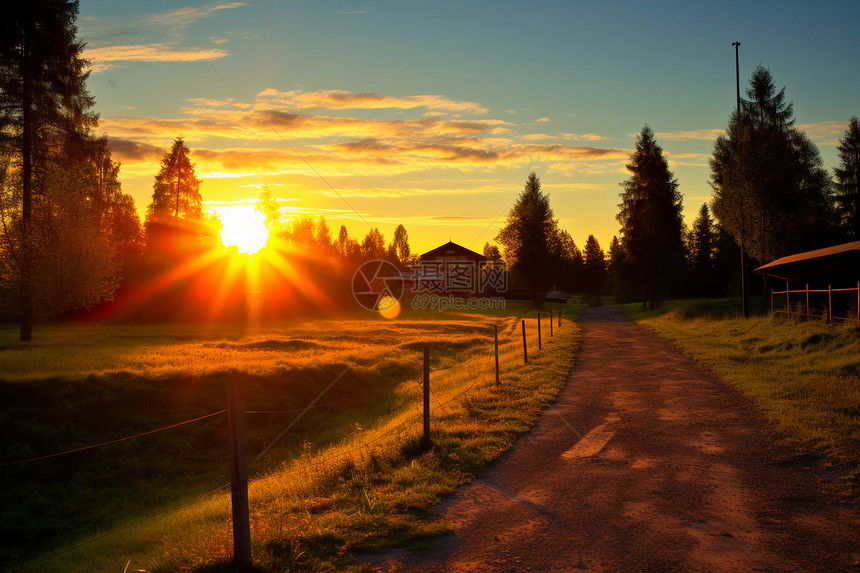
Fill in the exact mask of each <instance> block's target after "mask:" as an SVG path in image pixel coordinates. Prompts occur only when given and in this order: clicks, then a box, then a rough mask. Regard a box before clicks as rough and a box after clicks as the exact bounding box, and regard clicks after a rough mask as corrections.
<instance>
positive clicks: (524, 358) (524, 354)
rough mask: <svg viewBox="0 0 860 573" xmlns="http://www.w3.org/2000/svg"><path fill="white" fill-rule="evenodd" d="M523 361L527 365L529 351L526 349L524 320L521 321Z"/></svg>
mask: <svg viewBox="0 0 860 573" xmlns="http://www.w3.org/2000/svg"><path fill="white" fill-rule="evenodd" d="M523 361H524V362H525V363H526V364H528V363H529V351H528V348H526V320H525V319H523Z"/></svg>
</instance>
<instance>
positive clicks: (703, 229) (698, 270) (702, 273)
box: [690, 203, 716, 296]
mask: <svg viewBox="0 0 860 573" xmlns="http://www.w3.org/2000/svg"><path fill="white" fill-rule="evenodd" d="M715 249H716V235H715V229H714V221H713V219H711V212H710V211H709V210H708V205H707V204H704V203H703V204H702V207H701V208H700V209H699V215H698V217H696V220H695V221H693V228H692V230H691V231H690V290H691V292H692V294H693V295H694V296H707V295H712V294H714V292H713V285H714V251H715Z"/></svg>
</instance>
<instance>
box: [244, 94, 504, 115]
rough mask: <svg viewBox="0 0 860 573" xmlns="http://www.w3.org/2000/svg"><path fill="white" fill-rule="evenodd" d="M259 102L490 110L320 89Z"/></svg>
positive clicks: (437, 99)
mask: <svg viewBox="0 0 860 573" xmlns="http://www.w3.org/2000/svg"><path fill="white" fill-rule="evenodd" d="M257 97H258V99H261V100H263V101H268V102H270V103H273V104H275V103H276V104H281V105H284V106H288V107H290V108H292V109H297V110H303V109H309V108H325V109H414V108H417V107H425V108H427V109H430V110H436V111H440V110H444V111H453V112H466V113H473V114H485V113H487V111H488V110H487V108H485V107H481V105H480V104H477V103H475V102H469V101H454V100H450V99H448V98H446V97H444V96H440V95H416V96H405V97H396V96H383V95H379V94H376V93H373V92H364V93H354V92H349V91H345V90H318V91H315V92H301V91H288V92H281V91H278V90H275V89H267V90H263V91H262V92H260V93H259V94H258V96H257Z"/></svg>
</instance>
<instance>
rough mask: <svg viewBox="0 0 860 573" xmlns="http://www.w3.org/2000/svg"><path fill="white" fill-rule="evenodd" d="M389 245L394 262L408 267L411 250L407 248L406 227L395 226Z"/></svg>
mask: <svg viewBox="0 0 860 573" xmlns="http://www.w3.org/2000/svg"><path fill="white" fill-rule="evenodd" d="M391 245H392V246H393V247H394V255H395V261H396V262H397V263H398V264H399V265H401V266H402V265H408V264H409V262H410V261H411V260H412V250H411V249H410V248H409V233H407V232H406V227H404V226H403V225H397V228H395V229H394V240H393V241H392V242H391Z"/></svg>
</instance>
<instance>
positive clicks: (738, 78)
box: [732, 42, 750, 318]
mask: <svg viewBox="0 0 860 573" xmlns="http://www.w3.org/2000/svg"><path fill="white" fill-rule="evenodd" d="M732 46H734V47H735V89H736V93H737V104H738V115H737V120H736V124H735V143H736V144H737V145H740V143H741V138H740V135H741V66H740V59H739V57H738V48H740V46H741V43H740V42H732ZM740 199H741V308H742V310H743V314H744V318H749V315H750V313H749V308H748V304H747V265H746V261H745V258H744V234H745V233H746V221H745V220H744V198H743V195H741V198H740Z"/></svg>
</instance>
